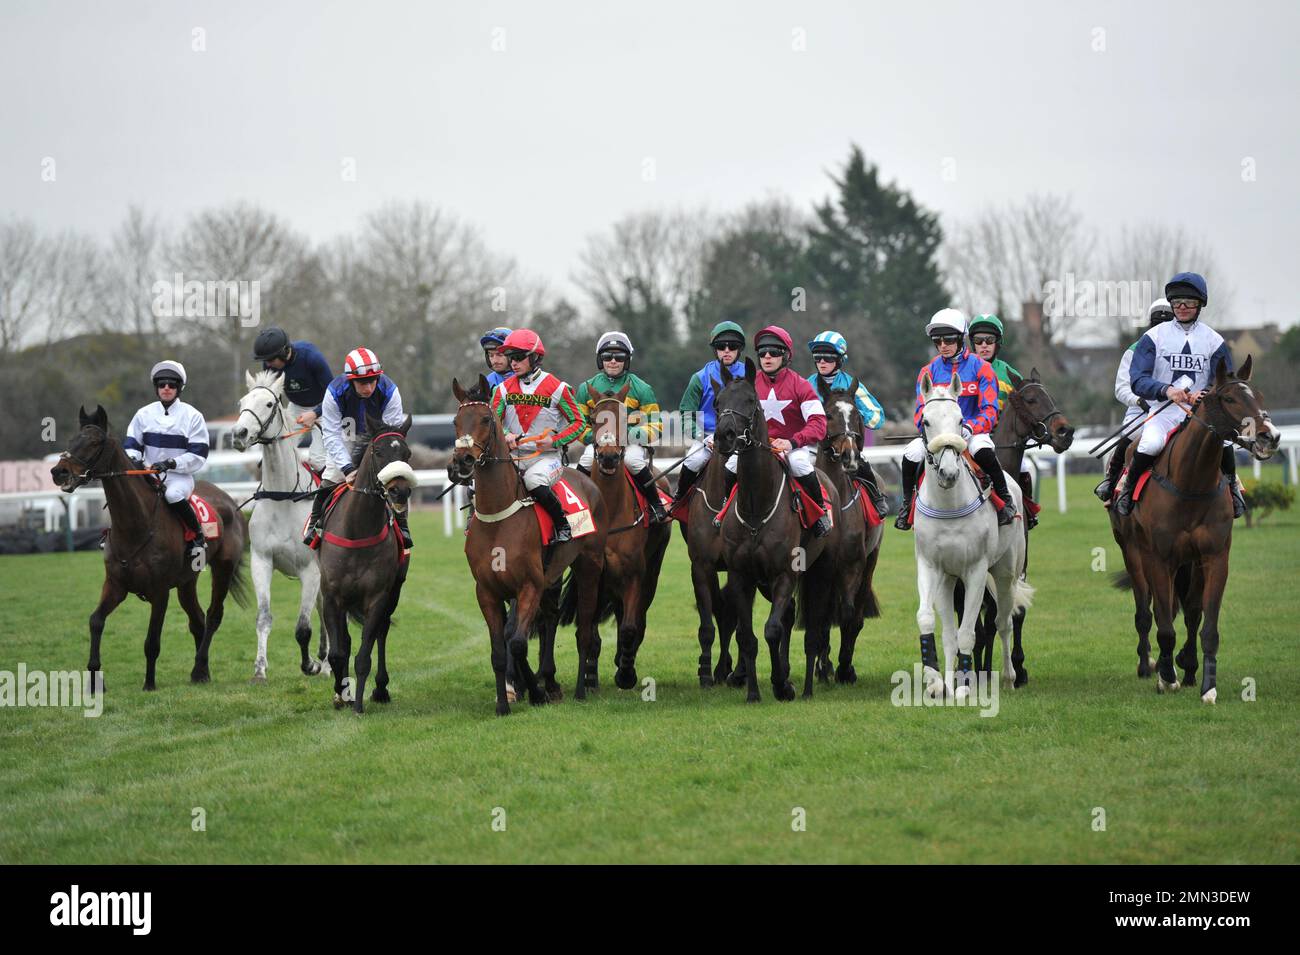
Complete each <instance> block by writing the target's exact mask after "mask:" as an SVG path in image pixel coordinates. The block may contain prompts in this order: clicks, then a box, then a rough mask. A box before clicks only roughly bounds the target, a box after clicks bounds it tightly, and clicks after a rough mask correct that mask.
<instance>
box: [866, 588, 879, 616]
mask: <svg viewBox="0 0 1300 955" xmlns="http://www.w3.org/2000/svg"><path fill="white" fill-rule="evenodd" d="M862 590H863V593H862V616H863V617H879V616H880V601H879V599H877V597H876V588H875V587H873V586H872V585H871V584H870V582H864V583H863V585H862Z"/></svg>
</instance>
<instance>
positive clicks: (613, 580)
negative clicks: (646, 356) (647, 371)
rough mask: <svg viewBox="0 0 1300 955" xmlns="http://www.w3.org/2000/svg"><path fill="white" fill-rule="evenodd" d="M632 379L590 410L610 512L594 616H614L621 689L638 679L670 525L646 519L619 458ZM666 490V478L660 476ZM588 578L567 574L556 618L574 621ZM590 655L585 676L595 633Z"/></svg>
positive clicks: (597, 467) (596, 466)
mask: <svg viewBox="0 0 1300 955" xmlns="http://www.w3.org/2000/svg"><path fill="white" fill-rule="evenodd" d="M631 387H632V386H631V384H626V385H624V386H623V387H622V389H621V390H619V391H617V392H612V391H611V392H604V393H603V394H602V396H601V397H600V399H598V400H597V401H596V406H595V408H594V409H593V411H592V415H591V426H592V444H593V445H594V446H595V448H596V451H595V460H594V461H593V462H592V470H591V480H592V483H594V484H595V485H596V488H597V489H598V490H599V491H600V497H601V500H603V501H604V502H605V511H606V513H607V514H608V515H609V522H610V525H611V528H610V533H609V534H608V536H607V537H606V538H605V569H604V571H603V572H602V573H601V577H600V583H599V590H600V601H599V603H598V608H599V609H598V612H597V619H604V618H605V617H607V616H608V615H609V614H610V613H613V614H615V615H616V616H617V619H618V651H617V653H616V654H615V657H614V664H615V667H616V668H617V669H616V670H615V673H614V683H615V685H616V686H618V688H619V689H620V690H630V689H632V688H633V687H634V686H636V684H637V675H636V654H637V650H639V649H640V647H641V641H642V640H644V639H645V628H646V614H647V613H648V612H649V610H650V604H651V603H653V602H654V599H655V590H656V589H657V588H658V586H659V570H660V568H661V567H662V566H663V561H664V552H665V551H666V550H667V549H668V541H669V540H670V539H671V538H672V528H671V527H669V526H668V525H667V524H656V523H653V522H652V521H651V515H650V512H649V511H648V510H645V509H643V508H641V507H640V506H639V505H638V504H637V496H636V492H635V491H634V490H633V488H632V482H631V480H630V479H629V475H628V473H627V467H626V465H624V463H623V454H624V442H623V435H625V434H626V433H627V430H626V413H627V406H626V405H625V404H624V403H623V401H624V399H625V398H626V397H627V393H628V390H629V389H630V388H631ZM664 489H665V490H667V482H664ZM590 586H591V583H590V581H583V580H580V579H579V577H578V575H577V574H572V573H571V574H570V575H569V580H568V583H567V584H566V585H565V592H564V599H563V601H562V604H561V611H560V623H561V624H563V625H565V626H567V625H569V624H571V623H573V622H574V617H575V614H576V609H577V603H578V596H577V595H578V593H579V590H580V588H582V587H590ZM594 644H595V646H594V648H593V654H594V658H593V659H589V660H588V661H587V665H588V676H589V677H591V676H592V675H593V671H594V669H595V663H596V660H597V659H598V658H599V656H600V637H599V635H597V636H596V638H595V641H594Z"/></svg>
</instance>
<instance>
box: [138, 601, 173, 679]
mask: <svg viewBox="0 0 1300 955" xmlns="http://www.w3.org/2000/svg"><path fill="white" fill-rule="evenodd" d="M171 595H172V592H171V591H170V590H163V591H161V592H159V593H155V594H154V596H153V599H151V600H150V601H149V604H150V610H149V631H148V633H146V634H145V638H144V688H145V689H146V690H155V689H157V684H156V683H155V682H154V676H155V668H156V666H157V664H158V651H159V650H160V649H161V648H162V628H163V621H164V620H166V619H167V602H168V601H169V600H170V599H171Z"/></svg>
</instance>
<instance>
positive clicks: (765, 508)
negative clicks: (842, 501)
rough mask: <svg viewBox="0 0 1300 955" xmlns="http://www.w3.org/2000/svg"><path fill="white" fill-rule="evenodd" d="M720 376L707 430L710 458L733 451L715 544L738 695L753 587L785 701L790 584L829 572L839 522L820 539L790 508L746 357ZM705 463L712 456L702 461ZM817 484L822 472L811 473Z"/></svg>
mask: <svg viewBox="0 0 1300 955" xmlns="http://www.w3.org/2000/svg"><path fill="white" fill-rule="evenodd" d="M721 370H722V378H723V381H721V382H717V381H715V382H714V389H713V390H714V394H715V395H716V396H717V397H716V398H715V399H714V406H715V407H716V408H717V412H718V424H717V430H716V431H715V432H714V435H713V444H714V449H715V454H714V457H715V458H720V459H721V460H723V461H725V460H726V459H727V458H728V457H729V456H730V455H732V454H735V455H736V456H737V468H736V472H737V474H736V494H735V499H734V500H733V501H732V504H731V506H730V507H728V508H727V512H726V514H725V515H724V516H723V520H722V549H723V552H724V553H725V554H726V559H727V590H726V599H727V601H728V602H729V603H730V605H731V608H732V609H733V610H734V612H735V614H736V644H737V646H738V648H739V653H740V656H741V661H740V662H741V667H743V669H744V672H745V681H746V685H747V687H748V693H747V695H746V697H745V699H746V702H749V703H757V702H758V701H759V699H760V696H759V692H758V667H757V661H758V639H757V637H755V635H754V624H753V612H754V594H755V591H758V592H760V593H762V595H763V596H764V597H766V598H767V599H768V600H769V601H771V603H772V610H771V612H770V613H769V614H768V617H767V622H766V623H765V624H764V625H763V637H764V639H765V640H766V641H767V647H768V651H769V653H770V655H771V660H772V692H773V695H774V696H775V697H776V698H777V699H778V700H781V701H789V700H793V699H794V697H795V691H794V684H793V683H792V682H791V681H790V632H791V630H792V629H793V627H794V622H795V589H796V586H797V585H798V582H799V577H800V575H801V574H804V573H819V574H820V573H829V571H828V569H827V567H826V566H825V564H824V563H822V564H819V561H821V559H822V557H823V555H824V554H825V553H834V552H835V550H836V548H837V547H838V546H839V541H838V539H837V534H838V531H839V522H838V520H836V521H835V528H834V529H833V530H832V531H831V533H830V534H828V535H826V537H824V538H820V539H819V538H817V537H814V536H813V534H812V532H811V531H807V530H804V528H803V527H802V526H801V524H800V523H799V518H798V515H796V514H795V513H794V511H793V510H792V509H791V507H790V494H791V491H790V488H789V483H790V478H789V477H788V475H787V474H786V470H785V467H784V466H783V465H782V463H781V462H780V461H779V460H778V458H777V456H776V455H775V454H774V453H772V451H771V444H770V442H769V439H768V432H767V421H766V419H765V417H764V415H763V409H762V407H761V406H760V404H759V401H758V392H757V391H756V390H755V389H754V380H755V378H756V375H757V369H756V366H755V364H754V363H753V362H747V363H746V367H745V374H744V375H743V376H733V375H732V374H731V372H730V371H728V370H727V368H726V366H723V367H722V369H721ZM710 464H712V462H710ZM818 479H819V481H821V483H822V484H823V485H826V484H829V482H828V481H826V480H825V475H819V476H818ZM828 496H829V498H830V502H829V503H830V507H831V508H832V514H833V515H835V516H836V517H838V515H839V495H838V494H837V493H836V492H835V488H834V487H833V486H832V487H830V488H829V495H828ZM824 613H825V611H824V607H823V606H822V602H820V601H813V602H811V604H810V605H809V606H808V607H807V608H806V624H805V633H804V656H805V669H804V696H805V697H810V696H812V678H813V666H814V664H815V663H816V660H817V655H818V650H819V646H818V644H817V640H818V634H820V633H821V627H822V620H823V616H824Z"/></svg>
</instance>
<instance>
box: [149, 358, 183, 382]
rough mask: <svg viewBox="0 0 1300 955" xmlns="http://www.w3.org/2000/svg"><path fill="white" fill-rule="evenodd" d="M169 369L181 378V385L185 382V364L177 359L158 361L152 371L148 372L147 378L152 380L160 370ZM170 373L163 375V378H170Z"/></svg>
mask: <svg viewBox="0 0 1300 955" xmlns="http://www.w3.org/2000/svg"><path fill="white" fill-rule="evenodd" d="M165 371H169V372H171V373H172V375H175V376H177V377H179V378H180V380H181V387H182V388H184V387H185V385H186V384H187V381H186V378H185V366H184V365H182V364H181V363H180V362H178V361H170V360H169V361H160V362H158V364H156V365H154V366H153V371H151V372H149V380H150V381H154V380H155V379H156V378H157V377H158V375H159V374H160V373H161V372H165ZM172 375H163V377H164V378H170V377H172Z"/></svg>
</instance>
